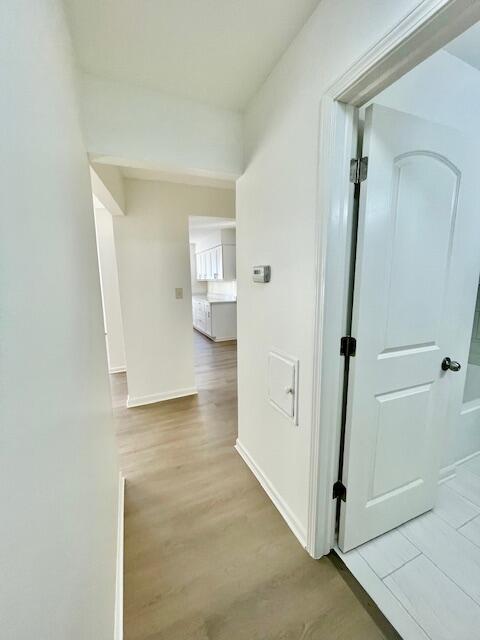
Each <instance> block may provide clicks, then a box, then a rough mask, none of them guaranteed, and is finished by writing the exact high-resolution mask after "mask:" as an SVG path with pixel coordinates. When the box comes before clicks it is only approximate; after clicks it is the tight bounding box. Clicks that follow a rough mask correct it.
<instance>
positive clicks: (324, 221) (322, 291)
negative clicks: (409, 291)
mask: <svg viewBox="0 0 480 640" xmlns="http://www.w3.org/2000/svg"><path fill="white" fill-rule="evenodd" d="M479 19H480V3H478V2H472V0H424V1H423V2H421V3H419V5H418V6H417V7H416V8H415V9H414V10H413V11H411V12H410V13H409V14H408V15H407V16H405V17H404V18H403V19H402V20H401V21H400V22H399V23H398V24H397V25H395V27H394V28H393V29H391V30H390V31H389V32H388V33H387V34H386V35H385V36H384V37H383V38H381V39H380V40H379V41H378V42H377V43H376V44H375V45H374V46H373V47H371V48H370V49H369V50H368V51H366V52H365V54H364V55H363V56H361V58H360V59H359V60H358V61H357V62H355V64H353V65H352V66H351V67H350V68H349V69H348V70H347V71H346V73H344V74H343V75H342V76H341V77H340V78H339V79H338V80H337V81H336V82H335V83H334V84H333V85H332V86H331V87H330V89H329V90H328V91H326V92H325V94H324V96H323V98H322V100H321V109H320V127H319V129H320V134H319V165H318V171H319V187H318V204H317V213H316V220H317V228H316V238H315V243H316V247H317V258H316V276H315V278H316V281H315V289H316V300H315V327H314V332H315V334H314V376H313V380H314V385H313V407H312V416H313V417H312V433H311V447H310V462H309V465H310V469H309V487H308V489H309V506H308V527H307V533H308V539H307V550H308V552H309V553H310V555H312V556H313V557H315V558H318V557H320V556H322V555H325V554H327V553H328V552H329V551H330V549H332V548H333V546H334V544H335V508H334V502H333V500H332V497H331V490H332V486H333V482H334V480H335V478H336V477H337V467H338V445H339V434H340V416H341V410H340V408H341V394H342V384H343V380H342V378H343V375H342V372H341V371H340V370H339V368H340V364H339V362H338V361H339V360H340V358H339V355H338V348H339V344H338V341H337V339H336V338H337V337H338V336H340V335H341V332H342V328H343V325H344V324H345V319H346V315H344V316H343V317H341V316H339V310H340V313H341V312H342V310H343V309H344V305H345V300H346V295H347V290H348V288H347V285H348V275H349V274H348V264H347V262H346V261H345V260H344V261H343V264H342V262H341V261H339V258H338V256H337V255H336V253H335V252H336V250H338V251H339V252H340V253H341V254H343V253H344V252H345V251H346V249H347V247H348V244H349V229H350V227H351V208H349V207H348V198H347V194H348V193H349V183H348V172H347V171H345V170H344V169H345V167H346V166H347V164H348V161H349V160H350V157H351V155H350V152H351V149H352V147H353V145H354V140H353V130H354V117H355V108H354V107H358V106H361V105H362V104H364V103H365V102H366V101H368V100H369V99H370V98H372V97H374V96H375V95H376V94H377V93H379V92H380V91H382V90H383V89H385V88H386V87H387V86H389V85H390V84H392V83H393V82H394V81H395V80H397V79H398V78H399V77H400V76H402V75H403V74H404V73H406V72H408V71H409V70H410V69H412V68H413V67H415V66H416V65H418V64H419V63H420V62H421V61H422V60H424V59H426V58H427V57H428V56H429V55H431V54H432V53H434V52H435V51H437V50H438V49H439V48H441V47H442V46H443V45H444V44H446V43H447V42H448V41H450V40H451V39H452V38H454V37H456V36H457V35H459V34H460V33H462V32H463V31H464V30H465V29H467V28H468V27H470V26H471V25H472V24H474V23H475V22H477V21H478V20H479ZM340 101H342V102H343V103H342V102H340ZM345 103H348V104H345ZM339 171H340V172H339ZM340 177H341V179H340ZM332 243H333V248H332ZM346 255H347V254H345V256H346ZM327 302H328V303H327ZM323 372H325V375H323Z"/></svg>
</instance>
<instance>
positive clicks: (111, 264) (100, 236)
mask: <svg viewBox="0 0 480 640" xmlns="http://www.w3.org/2000/svg"><path fill="white" fill-rule="evenodd" d="M95 231H96V236H97V250H98V263H99V269H100V284H101V290H102V301H103V315H104V321H105V332H106V342H107V359H108V369H109V371H110V373H118V372H120V371H125V370H126V366H127V365H126V360H125V345H124V341H123V322H122V311H121V308H120V289H119V286H118V270H117V256H116V254H115V241H114V239H113V222H112V216H111V214H110V213H109V212H108V211H107V210H106V209H95Z"/></svg>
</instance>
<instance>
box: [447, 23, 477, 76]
mask: <svg viewBox="0 0 480 640" xmlns="http://www.w3.org/2000/svg"><path fill="white" fill-rule="evenodd" d="M445 49H446V50H447V51H448V52H449V53H451V54H452V55H454V56H456V57H457V58H460V59H461V60H463V61H464V62H466V63H467V64H469V65H471V66H472V67H476V68H477V69H479V70H480V22H477V24H474V25H473V27H470V29H467V31H465V33H462V35H461V36H458V38H455V40H452V42H450V44H448V45H447V46H446V47H445Z"/></svg>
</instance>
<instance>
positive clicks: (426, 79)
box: [372, 50, 480, 140]
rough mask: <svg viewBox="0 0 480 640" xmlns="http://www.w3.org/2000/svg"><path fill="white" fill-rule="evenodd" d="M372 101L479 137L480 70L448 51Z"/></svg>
mask: <svg viewBox="0 0 480 640" xmlns="http://www.w3.org/2000/svg"><path fill="white" fill-rule="evenodd" d="M445 87H448V91H446V90H445ZM372 102H376V103H377V104H382V105H384V106H386V107H391V108H392V109H397V110H398V111H406V112H407V113H411V114H413V115H416V116H420V117H421V118H426V119H428V120H433V121H434V122H438V123H440V124H446V125H447V126H450V127H454V128H455V129H459V130H461V131H463V132H465V133H467V134H468V135H469V136H476V137H478V138H479V140H480V131H479V128H478V114H479V109H480V71H478V69H475V68H474V67H472V66H470V65H469V64H467V63H466V62H463V61H462V60H460V59H459V58H456V57H455V56H453V55H451V54H450V53H448V52H447V51H443V50H442V51H437V53H435V54H434V55H433V56H430V58H428V59H427V60H425V61H424V62H422V63H421V64H419V65H418V66H417V67H415V68H414V69H412V71H410V72H409V73H407V74H406V75H405V76H403V78H400V80H397V82H395V83H394V84H392V85H391V86H390V87H388V89H385V91H382V93H380V94H379V95H378V96H376V97H375V98H374V100H373V101H372Z"/></svg>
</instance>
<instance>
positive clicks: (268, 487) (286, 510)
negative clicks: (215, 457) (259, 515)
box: [235, 439, 306, 548]
mask: <svg viewBox="0 0 480 640" xmlns="http://www.w3.org/2000/svg"><path fill="white" fill-rule="evenodd" d="M235 449H236V451H237V452H238V454H239V455H240V456H241V457H242V458H243V460H244V462H245V463H246V465H247V467H248V468H249V469H250V471H251V472H252V473H253V475H254V476H255V477H256V479H257V480H258V482H259V483H260V484H261V485H262V487H263V489H264V491H265V493H266V494H267V495H268V497H269V498H270V500H271V501H272V502H273V504H274V505H275V506H276V507H277V509H278V511H279V512H280V515H281V516H282V518H283V519H284V520H285V522H286V523H287V524H288V526H289V527H290V529H291V530H292V532H293V533H294V535H295V536H296V538H297V540H298V541H299V542H300V544H301V545H302V547H304V548H305V547H306V534H305V529H304V527H303V526H302V524H301V523H300V522H299V520H298V519H297V517H296V516H295V515H294V514H293V513H292V511H291V510H290V507H289V506H288V505H287V503H286V502H285V501H284V500H283V498H282V497H281V496H280V494H279V493H278V491H277V490H276V489H275V487H274V486H273V484H272V483H271V482H270V480H269V479H268V477H267V476H266V475H265V474H264V473H263V471H262V470H261V469H260V467H259V466H258V465H257V464H256V463H255V461H254V460H253V458H252V456H251V455H250V453H249V452H248V451H247V449H245V447H244V446H243V445H242V444H241V442H240V441H239V440H238V439H237V442H236V444H235Z"/></svg>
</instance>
